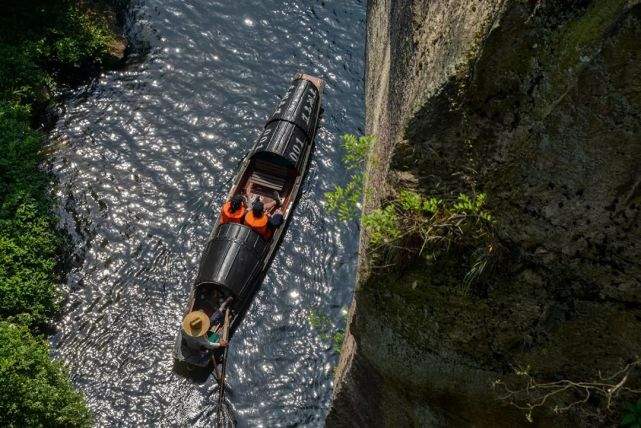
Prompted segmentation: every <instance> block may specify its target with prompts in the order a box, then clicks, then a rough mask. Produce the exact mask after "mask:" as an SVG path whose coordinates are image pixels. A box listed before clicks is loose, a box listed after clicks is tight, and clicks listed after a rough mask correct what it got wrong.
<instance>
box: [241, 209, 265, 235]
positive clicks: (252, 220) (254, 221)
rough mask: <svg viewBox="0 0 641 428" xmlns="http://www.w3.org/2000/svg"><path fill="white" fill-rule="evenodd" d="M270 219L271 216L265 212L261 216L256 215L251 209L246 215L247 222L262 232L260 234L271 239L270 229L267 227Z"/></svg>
mask: <svg viewBox="0 0 641 428" xmlns="http://www.w3.org/2000/svg"><path fill="white" fill-rule="evenodd" d="M268 221H269V216H268V215H267V214H265V213H263V215H262V216H260V217H255V216H254V213H253V211H252V210H249V211H247V214H246V215H245V224H246V225H247V226H249V227H251V228H252V229H254V230H255V231H256V232H258V233H260V235H261V236H262V237H263V238H266V239H269V229H267V222H268Z"/></svg>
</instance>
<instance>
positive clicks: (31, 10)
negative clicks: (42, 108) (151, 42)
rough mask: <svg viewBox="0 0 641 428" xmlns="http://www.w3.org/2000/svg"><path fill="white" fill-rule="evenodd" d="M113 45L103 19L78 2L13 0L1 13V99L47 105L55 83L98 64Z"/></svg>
mask: <svg viewBox="0 0 641 428" xmlns="http://www.w3.org/2000/svg"><path fill="white" fill-rule="evenodd" d="M112 40H113V37H112V36H111V34H110V32H109V30H108V28H107V25H106V24H105V22H104V20H103V19H101V18H100V17H99V16H97V15H95V14H88V13H86V12H84V11H81V10H80V8H79V6H78V3H77V2H75V1H70V0H60V1H55V2H52V1H47V0H23V1H17V0H9V2H8V4H6V5H3V13H2V14H0V100H2V99H4V100H9V101H18V102H24V103H33V102H38V103H42V102H44V101H46V98H47V95H46V92H47V90H52V89H54V88H55V81H56V80H63V81H64V80H68V79H71V78H73V77H75V75H76V73H77V70H78V69H79V68H80V67H82V66H83V65H88V64H92V63H95V62H99V61H100V60H101V58H102V57H103V56H104V55H105V53H106V52H107V47H108V45H109V44H110V43H111V42H112ZM54 76H55V77H56V78H55V79H54Z"/></svg>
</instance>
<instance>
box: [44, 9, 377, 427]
mask: <svg viewBox="0 0 641 428" xmlns="http://www.w3.org/2000/svg"><path fill="white" fill-rule="evenodd" d="M364 19H365V5H364V2H363V1H356V0H352V1H347V0H345V1H343V0H340V1H339V0H334V1H329V0H325V1H320V0H319V1H309V2H300V1H275V0H273V1H259V0H253V1H250V0H247V1H243V2H229V1H202V0H190V1H182V0H180V1H179V0H164V1H160V0H141V1H135V2H134V3H133V5H132V8H131V11H130V16H129V26H130V30H129V31H130V33H131V35H132V37H133V38H134V40H138V41H140V42H139V43H140V44H141V46H146V47H148V53H147V55H146V56H145V57H144V59H142V60H141V62H139V63H135V64H130V65H129V66H128V67H127V68H126V69H125V70H121V71H116V72H110V73H106V74H105V75H103V76H101V77H100V78H99V79H98V80H97V81H96V82H93V83H92V84H90V85H88V86H86V87H85V88H81V89H79V90H78V91H76V92H75V93H74V94H72V96H71V97H70V98H69V99H68V100H67V102H66V105H65V112H64V114H63V115H62V116H61V117H60V119H59V121H58V123H57V125H56V128H55V129H54V132H53V136H52V144H51V145H52V151H53V155H52V161H51V168H52V171H53V172H54V173H55V174H56V176H57V178H58V181H59V183H58V185H57V188H56V195H57V197H58V200H59V212H60V214H61V218H62V221H61V225H62V227H64V228H65V229H66V230H67V231H68V233H69V234H70V236H71V237H72V239H73V243H74V252H75V254H74V256H75V258H76V260H78V263H77V266H76V267H74V268H73V269H72V270H71V272H70V274H69V277H68V282H67V284H66V285H65V291H67V292H68V295H69V298H68V300H67V302H66V304H65V307H64V311H63V317H62V319H61V321H60V325H59V329H58V333H57V334H56V335H55V336H54V337H53V339H52V347H53V350H54V353H55V354H56V356H57V357H58V358H59V359H61V360H63V361H64V362H65V363H66V364H67V365H68V366H69V368H70V372H71V376H72V379H73V381H74V383H75V384H76V385H77V386H78V387H79V388H80V389H81V390H82V391H84V393H85V395H86V396H87V400H88V403H89V405H90V407H91V409H92V410H93V412H94V414H95V420H96V424H97V425H98V426H140V425H144V426H149V425H154V426H176V425H179V426H180V425H189V426H211V425H212V421H213V418H215V414H216V397H217V392H216V388H217V385H216V382H215V381H214V380H213V379H211V378H209V379H207V380H205V381H204V382H202V383H194V382H191V381H189V380H187V379H184V378H183V377H181V376H178V375H176V374H175V373H174V372H173V371H172V365H173V358H172V347H173V343H174V338H175V334H176V331H177V329H178V327H179V324H180V317H181V314H182V310H183V308H184V305H185V303H186V301H187V297H188V293H189V290H190V287H191V284H192V282H193V280H194V277H195V274H196V269H197V264H198V260H199V257H200V252H201V251H202V248H203V245H204V242H205V239H206V237H207V235H208V233H209V232H210V230H211V227H212V220H213V217H214V214H213V213H214V210H216V209H218V207H219V206H220V205H221V203H222V202H223V201H222V198H223V197H224V195H225V193H226V191H227V189H228V186H229V180H230V178H231V177H233V175H234V173H235V170H236V167H237V165H238V163H239V161H240V160H241V159H242V157H243V156H244V155H245V154H246V152H247V151H248V150H249V149H250V148H251V146H252V143H253V141H254V139H255V138H256V137H257V136H258V132H259V130H260V128H261V127H262V126H263V124H264V121H265V120H266V118H267V117H268V115H269V114H270V113H271V112H272V110H273V109H274V107H275V105H276V103H277V102H278V100H279V97H281V96H282V94H283V92H284V91H285V89H286V88H287V85H288V83H289V80H290V79H291V77H292V76H293V75H294V74H295V73H296V72H299V71H305V72H307V73H310V74H315V75H319V76H320V77H322V78H324V79H325V80H326V81H327V88H326V92H325V98H324V108H325V115H324V121H323V123H322V125H321V128H320V130H319V132H318V136H317V139H316V146H315V150H314V154H313V159H312V163H311V167H310V170H309V172H308V175H307V178H306V180H305V183H304V188H303V191H302V195H301V198H300V200H299V203H298V206H297V208H296V210H295V212H294V217H293V219H292V222H291V224H290V226H289V229H288V231H287V234H286V236H285V237H284V239H283V242H282V244H281V247H280V250H279V253H278V254H277V255H276V257H275V258H274V261H273V263H272V266H271V269H270V270H269V272H268V274H267V276H266V278H265V281H264V283H263V287H262V289H261V291H260V292H259V293H258V294H257V296H256V299H255V301H254V303H253V305H252V307H251V308H250V310H249V313H248V315H247V317H246V318H245V320H244V322H243V324H242V325H241V327H240V328H239V329H238V331H237V332H236V334H235V336H234V340H233V341H232V344H231V347H230V350H229V354H230V355H229V361H230V364H229V366H228V371H227V381H228V385H229V388H230V393H229V395H228V396H227V398H228V400H229V401H228V404H229V406H228V409H229V410H230V411H229V412H228V413H229V415H230V416H232V415H233V416H234V417H235V419H236V423H237V425H238V426H241V427H242V426H296V425H298V426H320V425H322V424H323V420H324V417H325V414H326V412H327V409H328V406H329V402H330V397H331V385H332V370H333V366H334V365H335V364H336V361H337V355H336V353H335V352H334V351H333V350H332V349H331V348H332V344H331V343H329V342H328V341H327V340H324V339H323V338H322V337H321V336H322V335H321V334H319V333H320V332H318V331H316V330H314V329H313V328H312V327H311V326H310V323H309V317H310V314H311V313H312V311H315V312H318V313H323V314H324V315H326V316H328V317H329V319H331V320H332V321H333V323H334V325H335V326H337V325H338V324H339V323H340V322H342V316H341V311H342V309H343V308H344V307H345V306H346V305H348V304H349V301H350V297H351V292H352V285H353V281H354V276H355V253H356V247H357V242H356V239H357V229H356V226H355V225H353V224H351V225H344V224H340V223H338V222H337V221H336V220H335V218H334V217H333V216H332V215H331V214H329V213H327V212H325V207H324V204H323V202H322V199H323V194H324V193H325V192H327V191H329V190H332V189H333V188H334V186H335V185H336V184H344V181H345V178H346V177H345V171H344V169H343V166H342V164H341V155H342V152H341V149H340V135H341V134H342V133H344V132H361V129H362V125H363V114H364V112H363V105H362V103H363V94H362V91H363V89H362V74H363V63H362V58H363V48H364V45H363V43H364ZM231 410H233V412H232V411H231ZM232 419H233V418H232Z"/></svg>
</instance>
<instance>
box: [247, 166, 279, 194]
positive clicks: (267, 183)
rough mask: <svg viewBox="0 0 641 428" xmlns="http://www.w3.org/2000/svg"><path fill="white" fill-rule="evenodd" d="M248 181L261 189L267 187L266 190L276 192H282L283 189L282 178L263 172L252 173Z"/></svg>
mask: <svg viewBox="0 0 641 428" xmlns="http://www.w3.org/2000/svg"><path fill="white" fill-rule="evenodd" d="M249 180H250V181H251V182H252V183H254V184H255V185H256V184H257V185H259V186H262V187H267V188H268V189H272V190H276V191H277V192H282V190H283V187H285V179H284V178H281V177H276V176H274V175H271V174H267V173H264V172H258V171H254V172H253V173H252V175H251V178H250V179H249Z"/></svg>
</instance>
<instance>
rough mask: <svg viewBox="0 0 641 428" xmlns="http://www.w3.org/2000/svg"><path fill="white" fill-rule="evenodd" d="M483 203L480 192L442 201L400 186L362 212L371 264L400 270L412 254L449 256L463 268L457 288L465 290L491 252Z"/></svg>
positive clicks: (491, 233)
mask: <svg viewBox="0 0 641 428" xmlns="http://www.w3.org/2000/svg"><path fill="white" fill-rule="evenodd" d="M485 202H486V195H485V194H483V193H480V194H478V195H474V196H471V197H470V196H468V195H464V194H461V195H459V196H458V197H457V198H456V199H454V200H452V201H449V202H448V201H444V200H442V199H440V198H437V197H429V198H424V197H423V196H422V195H420V194H418V193H416V192H414V191H411V190H407V189H402V190H400V191H399V192H398V196H397V197H396V198H394V199H392V200H389V201H387V202H386V203H384V204H383V206H382V207H381V208H379V209H376V210H373V211H371V212H369V213H367V214H365V215H363V218H362V223H363V227H364V228H365V232H366V234H367V238H368V240H369V252H370V261H371V264H372V267H374V268H377V267H382V268H385V270H388V269H389V268H394V267H395V268H398V269H402V267H403V266H405V265H406V264H407V263H408V262H410V261H411V259H414V258H416V257H423V258H424V260H425V261H426V262H427V263H428V264H429V265H435V262H436V261H437V260H439V259H441V258H442V257H445V256H453V257H452V258H453V259H456V260H457V261H458V263H459V264H461V263H462V264H467V266H468V268H467V269H465V270H464V272H465V273H464V275H463V276H462V277H461V278H460V280H461V288H462V289H463V290H469V289H470V287H471V286H472V285H473V284H474V283H475V282H478V281H479V280H480V279H481V278H482V276H483V274H484V272H486V270H487V268H488V266H489V265H491V264H492V262H493V260H494V256H495V255H496V254H497V248H498V246H497V243H496V238H495V236H494V230H493V220H492V215H491V214H490V213H489V211H487V210H486V209H485Z"/></svg>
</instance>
